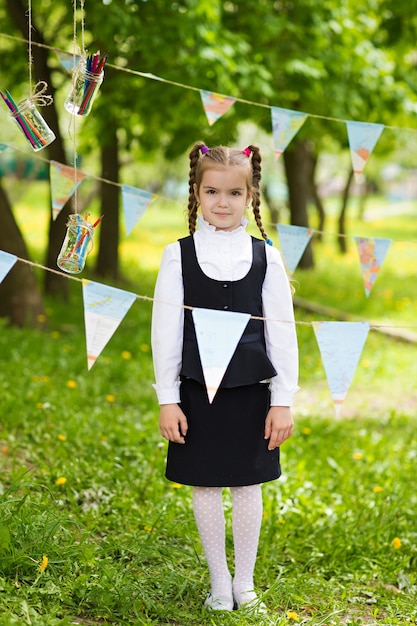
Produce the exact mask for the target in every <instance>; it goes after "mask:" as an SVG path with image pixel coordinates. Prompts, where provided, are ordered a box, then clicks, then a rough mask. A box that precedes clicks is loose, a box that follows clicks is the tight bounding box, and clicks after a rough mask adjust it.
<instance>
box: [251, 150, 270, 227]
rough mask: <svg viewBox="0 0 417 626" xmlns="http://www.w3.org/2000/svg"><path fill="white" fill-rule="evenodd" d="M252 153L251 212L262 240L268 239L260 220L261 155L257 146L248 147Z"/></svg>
mask: <svg viewBox="0 0 417 626" xmlns="http://www.w3.org/2000/svg"><path fill="white" fill-rule="evenodd" d="M248 148H249V150H250V151H251V153H252V210H253V215H254V217H255V221H256V225H257V227H258V228H259V230H260V233H261V235H262V237H263V238H264V239H268V235H267V234H266V232H265V230H264V227H263V226H262V219H261V211H260V205H261V191H260V183H261V170H262V168H261V160H262V159H261V153H260V150H259V148H258V147H257V146H248Z"/></svg>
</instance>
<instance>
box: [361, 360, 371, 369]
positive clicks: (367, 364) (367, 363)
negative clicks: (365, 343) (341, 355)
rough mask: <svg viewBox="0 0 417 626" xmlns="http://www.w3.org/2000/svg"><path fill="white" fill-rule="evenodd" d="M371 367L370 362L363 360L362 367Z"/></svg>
mask: <svg viewBox="0 0 417 626" xmlns="http://www.w3.org/2000/svg"><path fill="white" fill-rule="evenodd" d="M370 366H371V361H370V360H369V359H363V361H362V367H365V368H368V367H370Z"/></svg>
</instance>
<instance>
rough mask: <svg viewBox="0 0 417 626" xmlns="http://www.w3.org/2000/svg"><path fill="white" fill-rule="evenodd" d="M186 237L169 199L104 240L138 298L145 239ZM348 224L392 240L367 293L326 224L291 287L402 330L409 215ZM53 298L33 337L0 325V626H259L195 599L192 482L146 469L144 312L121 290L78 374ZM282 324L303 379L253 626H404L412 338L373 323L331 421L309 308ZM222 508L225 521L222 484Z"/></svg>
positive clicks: (199, 583) (78, 312)
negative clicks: (295, 341)
mask: <svg viewBox="0 0 417 626" xmlns="http://www.w3.org/2000/svg"><path fill="white" fill-rule="evenodd" d="M31 197H33V189H32V195H30V193H29V192H28V195H27V196H22V197H21V198H20V199H19V207H18V208H19V215H18V219H19V220H20V221H21V223H22V224H23V225H24V230H25V232H26V236H27V239H28V243H29V245H30V249H31V254H32V258H33V260H36V261H40V262H42V258H43V257H42V248H43V245H44V231H43V230H42V229H43V225H44V224H46V220H47V215H45V213H46V212H45V213H44V212H43V211H42V210H41V209H39V208H37V209H35V210H34V209H33V207H32V206H31V205H30V198H31ZM38 197H42V189H40V194H39V195H38ZM251 228H252V227H251ZM329 229H330V231H331V229H333V232H335V231H334V226H333V224H332V223H331V222H330V223H329ZM269 230H270V229H269ZM185 231H186V228H185V220H184V216H183V211H182V207H181V205H179V204H178V205H176V204H174V205H173V204H168V203H167V202H166V201H164V200H161V201H160V202H159V204H158V205H156V206H154V205H152V207H151V208H150V209H149V210H148V212H147V213H146V214H145V216H144V217H143V218H142V220H141V222H140V224H139V225H138V226H137V228H136V229H135V231H134V233H132V235H131V236H130V237H128V238H127V239H126V240H125V241H124V242H123V245H122V249H121V259H122V268H123V272H124V275H125V276H126V278H127V280H128V283H127V284H128V287H127V288H128V289H129V290H131V291H134V292H135V293H137V294H139V295H145V296H151V295H152V290H153V284H154V280H155V275H156V269H157V265H158V262H159V259H160V255H161V251H162V247H163V245H164V244H165V243H166V242H167V241H170V240H174V239H176V238H177V237H179V236H181V235H182V234H184V233H185ZM253 232H255V231H253ZM349 232H350V233H351V234H358V235H367V236H381V237H392V238H393V244H392V248H391V249H390V252H389V255H388V256H387V259H386V264H384V266H383V268H382V270H381V272H380V276H379V277H378V279H377V282H376V284H375V287H374V290H373V292H372V293H371V295H370V297H369V298H366V296H365V295H364V292H363V286H362V285H361V281H360V278H361V277H360V269H358V261H357V258H356V257H355V254H354V253H355V250H354V247H353V243H352V242H351V241H349V253H348V254H347V255H346V256H341V255H339V254H338V253H337V248H336V238H335V237H334V236H332V235H331V234H328V235H326V237H325V240H324V242H323V243H319V242H315V243H314V252H315V257H316V268H315V269H314V270H309V271H308V272H305V271H304V272H302V271H300V270H296V272H295V274H294V281H295V285H296V289H297V292H296V293H297V294H298V295H300V297H303V298H306V299H308V300H314V301H315V302H317V303H320V304H323V305H326V306H329V307H335V308H337V309H338V310H340V311H344V312H347V313H349V314H351V315H353V316H358V317H361V318H364V319H367V320H368V321H372V322H375V323H377V322H379V323H384V324H393V325H397V326H400V325H401V326H403V325H404V326H406V327H407V328H408V329H409V330H410V331H413V328H412V326H414V327H415V320H414V317H413V312H414V316H415V303H416V286H415V267H416V260H417V252H416V250H417V244H416V240H417V236H416V235H417V220H416V218H415V217H414V219H412V218H411V217H410V216H409V215H408V216H407V217H396V218H392V217H387V218H384V219H380V218H378V220H376V221H374V222H369V221H367V222H358V221H356V220H352V221H351V222H350V224H349ZM390 233H392V234H390ZM394 238H395V241H394ZM273 239H274V241H275V242H276V243H277V242H278V238H277V237H275V236H274V237H273ZM85 275H86V277H88V276H89V268H87V271H86V274H85ZM123 288H126V285H123ZM71 292H72V297H71V304H70V306H66V305H64V304H62V303H57V302H54V301H49V300H48V301H47V302H46V306H47V313H48V320H47V323H46V324H45V326H46V328H45V330H44V331H43V332H39V331H34V330H29V329H26V330H18V329H13V328H8V327H6V325H5V324H2V326H1V332H0V351H1V354H2V357H3V367H2V368H1V371H0V389H1V400H0V402H1V404H0V406H1V412H0V472H1V473H0V556H1V558H0V592H1V593H0V625H4V626H10V625H13V624H18V625H19V626H20V625H22V624H30V625H33V626H54V625H55V624H63V625H66V624H83V625H91V626H93V625H97V624H100V625H104V624H113V625H115V624H117V625H151V624H157V625H160V626H162V625H168V624H170V625H178V626H188V625H190V626H191V625H193V626H200V625H201V626H203V625H204V626H205V625H209V624H219V625H220V624H226V625H227V624H230V625H238V624H239V625H244V624H259V623H260V619H259V617H258V618H256V617H253V616H250V615H248V614H245V613H244V612H241V611H236V612H234V613H232V614H230V615H221V616H220V615H216V614H215V615H211V614H207V613H205V612H204V611H203V610H202V602H203V600H204V598H205V595H206V593H207V590H208V582H209V581H208V575H207V570H206V566H205V563H204V558H203V554H202V549H201V546H200V543H199V539H198V535H197V531H196V528H195V525H194V520H193V515H192V510H191V490H190V488H188V487H183V486H180V485H176V484H172V483H169V482H168V481H166V480H165V479H164V463H165V446H166V444H165V442H164V441H163V440H161V438H160V436H159V432H158V425H157V421H158V410H157V405H156V400H155V396H154V392H153V389H152V387H151V385H152V382H153V370H152V358H151V352H150V346H149V329H150V318H151V303H150V302H148V301H146V300H141V299H138V301H137V302H136V303H135V304H134V305H133V306H132V308H131V309H130V311H129V312H128V314H127V315H126V317H125V319H124V320H123V322H122V324H121V326H120V328H119V329H118V331H117V332H116V333H115V335H114V336H113V338H112V339H111V340H110V342H109V344H108V345H107V346H106V348H105V349H104V351H103V353H102V355H101V356H100V358H99V359H98V361H97V363H96V364H95V365H94V367H93V368H92V370H91V371H90V372H88V371H87V366H86V354H85V337H84V326H83V324H84V321H83V307H82V297H81V286H80V284H79V282H77V281H71ZM296 315H297V321H299V322H303V323H302V324H301V323H300V324H299V325H298V326H297V331H298V336H299V342H300V357H301V358H300V384H301V387H302V389H301V391H300V392H299V393H298V394H297V396H298V397H297V399H296V403H295V407H294V415H295V418H296V428H295V432H294V435H293V437H292V438H291V440H289V441H288V442H287V443H286V444H284V446H283V449H282V456H283V470H284V475H283V476H282V478H281V479H280V480H279V481H277V482H274V483H270V484H267V485H265V486H264V491H263V493H264V523H263V528H262V535H261V541H260V548H259V557H258V563H257V569H256V581H257V586H258V589H259V591H260V592H261V593H263V599H264V601H265V603H266V604H267V606H268V608H269V614H268V615H267V616H265V618H262V623H263V624H276V625H284V624H285V625H287V624H312V625H316V626H319V625H323V626H324V625H327V626H330V625H332V626H333V625H335V626H336V625H338V624H390V625H391V624H412V623H416V621H417V609H416V606H417V581H416V565H417V547H416V533H417V530H416V525H415V512H416V500H417V496H416V491H415V475H416V458H417V452H416V450H417V435H416V429H415V413H416V407H417V395H416V391H415V380H416V379H417V365H416V359H415V354H416V347H415V345H414V344H411V343H406V342H398V341H395V340H393V339H392V338H389V337H386V336H384V335H383V334H381V333H379V332H377V331H375V330H371V332H370V334H369V336H368V339H367V342H366V345H365V348H364V351H363V353H362V355H361V358H360V361H359V364H358V368H357V371H356V374H355V377H354V379H353V381H352V385H351V388H350V390H349V393H348V396H347V398H346V401H345V404H344V407H343V409H342V413H341V416H340V417H339V418H338V419H336V417H335V413H334V407H333V403H332V400H331V397H330V394H329V390H328V386H327V383H326V379H325V374H324V370H323V365H322V363H321V359H320V354H319V351H318V348H317V343H316V340H315V338H314V333H313V330H312V328H311V325H310V322H311V320H313V319H314V320H317V316H316V315H312V314H311V313H307V312H304V311H302V310H301V309H300V310H299V309H297V312H296ZM413 332H416V329H415V328H414V331H413ZM225 502H226V506H227V514H228V518H229V517H230V500H229V496H228V494H227V492H226V493H225ZM228 523H229V534H228V542H229V548H231V547H232V546H231V543H230V541H231V540H230V519H228Z"/></svg>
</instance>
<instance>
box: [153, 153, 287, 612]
mask: <svg viewBox="0 0 417 626" xmlns="http://www.w3.org/2000/svg"><path fill="white" fill-rule="evenodd" d="M260 180H261V155H260V152H259V149H258V148H257V147H255V146H249V147H248V148H245V150H235V149H231V148H227V147H224V146H219V147H216V148H211V149H210V148H208V147H207V146H205V145H204V144H202V143H197V144H196V145H195V146H194V147H193V148H192V150H191V152H190V177H189V202H188V223H189V232H190V235H189V236H188V237H185V238H183V239H180V240H179V241H178V242H175V243H172V244H170V245H168V246H167V247H166V248H165V250H164V254H163V258H162V262H161V267H160V270H159V274H158V279H157V283H156V287H155V297H154V306H153V316H152V349H153V357H154V369H155V378H156V384H155V385H154V388H155V390H156V393H157V396H158V402H159V404H160V424H159V425H160V432H161V435H162V436H163V437H164V438H165V439H167V440H168V441H169V445H168V456H167V466H166V477H167V478H168V479H169V480H171V481H174V482H177V483H181V484H184V485H191V486H192V488H193V492H192V496H193V509H194V515H195V519H196V523H197V527H198V531H199V534H200V537H201V542H202V545H203V549H204V553H205V556H206V560H207V564H208V568H209V573H210V582H211V591H210V593H209V595H208V597H207V599H206V601H205V606H206V607H207V608H209V609H211V610H223V611H232V610H233V609H234V608H241V607H245V608H246V609H248V608H249V609H250V610H252V611H255V610H257V611H260V612H265V611H266V608H265V606H264V605H263V604H262V603H261V602H260V601H259V599H258V596H257V594H256V592H255V590H254V582H253V576H254V568H255V561H256V555H257V550H258V541H259V533H260V528H261V521H262V491H261V484H262V483H264V482H267V481H271V480H275V479H277V478H279V476H280V474H281V468H280V450H279V447H280V445H281V444H282V443H283V442H284V441H285V440H286V439H288V438H289V437H290V436H291V434H292V430H293V419H292V415H291V409H290V407H291V404H292V400H293V395H294V393H295V392H296V391H297V389H298V386H297V378H298V349H297V338H296V332H295V324H294V313H293V303H292V295H291V289H290V284H289V281H288V278H287V275H286V272H285V268H284V265H283V263H282V260H281V256H280V254H279V252H278V250H276V249H275V248H273V247H272V246H271V245H266V243H270V242H269V240H268V238H267V235H266V233H265V230H264V228H263V225H262V220H261V215H260V187H259V185H260ZM250 204H251V205H252V211H253V215H254V217H255V221H256V224H257V226H258V228H259V231H260V233H261V235H262V239H257V238H255V237H251V236H250V235H249V234H248V233H246V225H247V219H246V218H245V217H244V215H245V211H246V210H247V209H248V206H249V205H250ZM197 221H198V229H197V228H196V225H197ZM265 240H266V241H265ZM184 305H185V306H186V307H187V308H184ZM190 307H202V308H207V309H217V310H224V311H237V312H243V313H250V314H251V316H252V317H251V319H250V320H249V323H248V325H247V327H246V329H245V331H244V333H243V335H242V337H241V339H240V341H239V343H238V345H237V348H236V350H235V353H234V355H233V357H232V359H231V361H230V363H229V366H228V368H227V370H226V373H225V375H224V377H223V380H222V382H221V384H220V387H219V390H218V391H217V394H216V396H215V398H214V400H213V402H212V403H210V402H209V399H208V396H207V392H206V387H205V383H204V374H203V370H202V366H201V362H200V358H199V353H198V345H197V339H196V334H195V328H194V323H193V318H192V314H191V310H190ZM225 487H229V488H230V491H231V496H232V507H233V518H232V530H233V540H234V565H235V567H234V577H233V579H232V576H231V574H230V571H229V567H228V563H227V557H226V545H225V517H224V510H223V500H222V493H223V488H225Z"/></svg>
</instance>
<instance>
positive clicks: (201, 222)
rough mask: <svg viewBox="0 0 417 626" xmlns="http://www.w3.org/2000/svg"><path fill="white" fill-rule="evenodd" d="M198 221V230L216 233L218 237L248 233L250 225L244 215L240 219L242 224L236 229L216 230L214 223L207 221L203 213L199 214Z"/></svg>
mask: <svg viewBox="0 0 417 626" xmlns="http://www.w3.org/2000/svg"><path fill="white" fill-rule="evenodd" d="M197 221H198V230H199V231H200V232H202V233H214V235H216V237H222V236H223V237H236V236H237V235H240V234H241V233H245V234H246V226H247V225H248V223H249V222H248V220H247V219H246V217H242V219H241V220H240V226H238V227H237V228H235V229H234V230H216V227H215V226H213V225H212V224H209V223H208V222H206V220H205V219H204V217H203V216H202V215H199V216H198V218H197Z"/></svg>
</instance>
